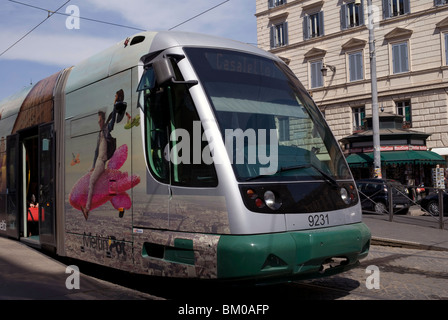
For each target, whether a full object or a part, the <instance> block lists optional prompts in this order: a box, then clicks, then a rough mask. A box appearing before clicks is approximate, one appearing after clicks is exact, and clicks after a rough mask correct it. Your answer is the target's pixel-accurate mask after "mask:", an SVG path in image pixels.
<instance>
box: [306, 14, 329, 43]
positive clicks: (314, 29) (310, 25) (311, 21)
mask: <svg viewBox="0 0 448 320" xmlns="http://www.w3.org/2000/svg"><path fill="white" fill-rule="evenodd" d="M323 35H324V12H323V11H320V12H318V13H314V14H309V15H305V18H304V19H303V38H304V40H308V39H311V38H316V37H320V36H323Z"/></svg>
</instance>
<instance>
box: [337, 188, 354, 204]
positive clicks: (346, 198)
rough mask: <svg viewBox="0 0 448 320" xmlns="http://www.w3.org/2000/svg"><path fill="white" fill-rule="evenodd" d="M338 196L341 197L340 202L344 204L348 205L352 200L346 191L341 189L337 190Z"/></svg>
mask: <svg viewBox="0 0 448 320" xmlns="http://www.w3.org/2000/svg"><path fill="white" fill-rule="evenodd" d="M339 194H340V195H341V199H342V201H344V203H345V204H350V202H352V198H351V197H350V194H349V193H348V191H347V189H345V188H344V187H342V188H341V189H339Z"/></svg>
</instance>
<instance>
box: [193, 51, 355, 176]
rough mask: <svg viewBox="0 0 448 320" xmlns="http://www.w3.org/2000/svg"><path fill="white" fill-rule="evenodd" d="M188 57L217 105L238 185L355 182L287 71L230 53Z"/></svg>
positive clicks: (201, 53)
mask: <svg viewBox="0 0 448 320" xmlns="http://www.w3.org/2000/svg"><path fill="white" fill-rule="evenodd" d="M185 52H186V53H187V56H188V57H189V59H190V61H191V62H192V64H193V66H194V68H195V70H196V72H197V74H198V77H199V79H200V80H201V83H202V84H203V86H204V88H205V90H206V92H207V94H208V97H209V99H210V102H211V104H212V105H213V108H214V111H215V114H216V117H217V121H218V124H219V126H220V129H221V132H222V135H223V139H224V140H225V144H226V148H227V151H228V153H229V158H230V159H231V161H232V165H233V168H234V171H235V174H236V176H237V179H238V180H239V181H249V180H254V181H255V180H256V181H268V180H277V181H278V180H285V181H288V180H307V179H309V178H310V177H311V178H313V179H322V178H324V179H327V180H328V179H331V180H333V181H334V179H348V178H350V172H349V169H348V167H347V165H346V162H345V160H344V157H343V155H342V153H341V151H340V149H339V145H338V144H337V142H336V140H335V139H334V137H333V135H332V133H331V131H330V129H329V127H328V126H327V124H326V123H325V120H324V119H323V117H322V115H321V114H320V112H319V111H318V109H317V107H316V105H315V104H314V103H313V101H312V100H311V98H310V97H309V96H308V94H307V93H306V90H305V89H304V88H303V86H302V85H301V84H300V82H299V81H298V80H297V78H296V77H295V76H294V75H293V74H292V73H291V71H290V70H289V69H288V68H287V67H286V66H284V65H282V64H281V63H278V62H275V61H274V60H270V59H267V58H262V57H259V56H255V55H249V54H244V53H240V52H233V51H226V50H217V49H199V48H185Z"/></svg>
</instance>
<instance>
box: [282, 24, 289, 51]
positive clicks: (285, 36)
mask: <svg viewBox="0 0 448 320" xmlns="http://www.w3.org/2000/svg"><path fill="white" fill-rule="evenodd" d="M283 44H284V45H285V46H286V45H288V44H289V42H288V22H284V23H283Z"/></svg>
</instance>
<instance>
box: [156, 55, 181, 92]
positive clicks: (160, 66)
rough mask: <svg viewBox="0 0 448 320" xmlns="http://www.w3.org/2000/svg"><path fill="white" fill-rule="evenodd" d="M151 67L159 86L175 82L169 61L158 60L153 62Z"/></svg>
mask: <svg viewBox="0 0 448 320" xmlns="http://www.w3.org/2000/svg"><path fill="white" fill-rule="evenodd" d="M152 67H153V68H154V73H155V76H156V80H157V83H158V84H159V86H163V85H164V84H165V83H167V82H172V81H175V80H176V75H175V74H174V69H173V66H172V65H171V61H170V60H169V59H159V60H157V61H154V63H153V64H152Z"/></svg>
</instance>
